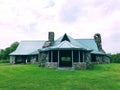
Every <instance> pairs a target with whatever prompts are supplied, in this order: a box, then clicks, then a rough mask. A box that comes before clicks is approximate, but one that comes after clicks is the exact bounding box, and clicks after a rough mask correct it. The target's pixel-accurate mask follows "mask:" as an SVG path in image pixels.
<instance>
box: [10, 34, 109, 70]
mask: <svg viewBox="0 0 120 90" xmlns="http://www.w3.org/2000/svg"><path fill="white" fill-rule="evenodd" d="M109 62H110V60H109V57H108V56H107V54H106V53H105V51H104V50H103V48H102V43H101V35H100V34H99V33H97V34H95V35H94V38H93V39H74V38H72V37H71V36H69V35H67V34H64V35H63V36H61V37H60V38H58V39H57V40H54V32H49V33H48V40H47V41H21V42H20V44H19V46H18V47H17V49H16V50H15V51H14V52H12V53H11V54H10V63H11V64H15V63H38V64H39V66H42V67H49V68H62V67H64V68H65V67H66V68H67V67H71V68H73V69H87V68H89V67H90V66H91V65H92V64H95V63H109Z"/></svg>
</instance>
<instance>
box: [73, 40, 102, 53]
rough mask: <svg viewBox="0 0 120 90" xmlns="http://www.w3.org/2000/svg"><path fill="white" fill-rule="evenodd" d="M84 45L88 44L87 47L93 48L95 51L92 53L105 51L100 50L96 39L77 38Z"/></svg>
mask: <svg viewBox="0 0 120 90" xmlns="http://www.w3.org/2000/svg"><path fill="white" fill-rule="evenodd" d="M75 40H76V41H78V42H79V43H81V44H82V45H84V46H86V47H87V48H90V49H92V50H93V51H92V52H91V53H93V54H104V53H103V52H100V51H99V50H98V47H97V44H96V42H95V40H94V39H75Z"/></svg>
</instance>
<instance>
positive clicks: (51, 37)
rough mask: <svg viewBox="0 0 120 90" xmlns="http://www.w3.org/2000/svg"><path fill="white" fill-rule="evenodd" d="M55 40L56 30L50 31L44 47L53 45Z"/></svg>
mask: <svg viewBox="0 0 120 90" xmlns="http://www.w3.org/2000/svg"><path fill="white" fill-rule="evenodd" d="M53 42H54V32H49V33H48V41H45V43H44V45H43V48H46V47H49V46H51V44H52V43H53Z"/></svg>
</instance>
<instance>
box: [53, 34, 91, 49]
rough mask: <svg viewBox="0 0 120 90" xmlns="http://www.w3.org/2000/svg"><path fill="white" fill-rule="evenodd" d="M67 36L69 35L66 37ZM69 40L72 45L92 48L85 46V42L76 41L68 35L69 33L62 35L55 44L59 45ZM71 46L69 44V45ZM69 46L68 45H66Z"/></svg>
mask: <svg viewBox="0 0 120 90" xmlns="http://www.w3.org/2000/svg"><path fill="white" fill-rule="evenodd" d="M65 37H67V38H66V39H65ZM63 39H64V40H66V41H69V42H70V43H71V44H72V45H74V46H76V47H79V48H84V49H90V48H88V47H86V46H84V45H83V44H81V43H79V42H78V41H76V40H75V39H73V38H72V37H70V36H68V35H67V34H64V35H63V36H62V37H60V38H58V39H57V40H56V41H55V42H54V43H53V46H56V45H59V44H60V43H61V42H62V41H64V40H63ZM68 47H69V46H68ZM66 48H67V47H66Z"/></svg>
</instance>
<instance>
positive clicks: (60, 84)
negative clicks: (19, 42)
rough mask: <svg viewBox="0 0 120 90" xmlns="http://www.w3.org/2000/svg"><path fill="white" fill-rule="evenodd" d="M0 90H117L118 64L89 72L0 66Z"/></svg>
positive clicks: (34, 66)
mask: <svg viewBox="0 0 120 90" xmlns="http://www.w3.org/2000/svg"><path fill="white" fill-rule="evenodd" d="M0 90H120V64H102V65H95V66H94V68H93V69H91V70H54V69H48V68H40V67H38V66H37V65H10V64H0Z"/></svg>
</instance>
